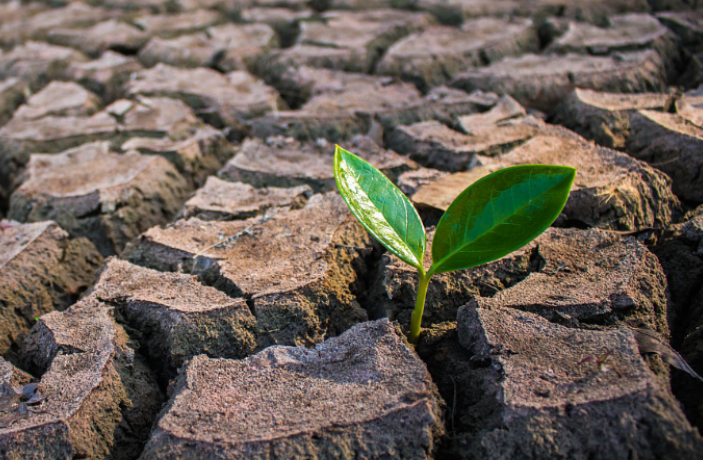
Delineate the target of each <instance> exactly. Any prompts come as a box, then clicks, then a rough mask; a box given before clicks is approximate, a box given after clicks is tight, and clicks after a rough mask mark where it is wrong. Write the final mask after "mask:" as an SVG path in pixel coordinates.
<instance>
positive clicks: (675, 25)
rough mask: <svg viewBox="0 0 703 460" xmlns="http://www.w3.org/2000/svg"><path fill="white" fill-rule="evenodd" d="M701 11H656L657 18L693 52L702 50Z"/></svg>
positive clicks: (702, 29)
mask: <svg viewBox="0 0 703 460" xmlns="http://www.w3.org/2000/svg"><path fill="white" fill-rule="evenodd" d="M702 18H703V12H701V11H700V10H697V11H664V12H660V13H657V19H659V21H661V23H662V24H664V25H665V26H666V27H668V28H669V29H671V30H672V31H673V32H674V33H675V34H676V35H678V36H679V38H680V39H681V45H683V46H684V47H686V48H689V49H691V51H693V52H696V53H698V52H701V51H703V46H701V40H702V39H703V26H701V19H702Z"/></svg>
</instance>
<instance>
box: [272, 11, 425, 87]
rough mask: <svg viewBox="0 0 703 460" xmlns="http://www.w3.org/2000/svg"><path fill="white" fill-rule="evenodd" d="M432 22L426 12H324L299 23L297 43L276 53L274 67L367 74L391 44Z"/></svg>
mask: <svg viewBox="0 0 703 460" xmlns="http://www.w3.org/2000/svg"><path fill="white" fill-rule="evenodd" d="M433 23H434V21H433V18H432V17H431V16H430V15H428V14H427V13H416V12H410V11H401V10H390V9H382V10H370V11H358V12H352V11H332V12H328V13H324V14H322V15H321V16H320V18H319V20H316V21H312V20H310V21H303V22H301V23H300V35H299V36H298V39H297V44H296V45H295V46H293V47H292V48H288V49H286V50H283V51H281V52H280V53H278V55H277V56H276V57H275V58H274V61H275V62H276V64H275V66H277V67H279V66H283V67H288V66H293V67H299V66H310V67H324V68H329V69H333V70H345V71H348V72H361V73H370V72H372V71H373V70H374V68H375V66H376V63H377V62H378V60H379V59H380V58H381V56H382V55H383V53H384V52H385V51H386V50H387V49H388V48H389V47H390V46H391V45H392V44H393V43H395V42H396V41H398V40H399V39H401V38H403V37H404V36H406V35H408V34H410V33H413V32H416V31H418V30H422V29H424V28H425V27H427V26H430V25H432V24H433Z"/></svg>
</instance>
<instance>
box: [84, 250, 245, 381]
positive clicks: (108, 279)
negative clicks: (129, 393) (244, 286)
mask: <svg viewBox="0 0 703 460" xmlns="http://www.w3.org/2000/svg"><path fill="white" fill-rule="evenodd" d="M90 295H91V296H94V297H95V298H97V299H99V300H100V301H101V302H104V303H106V304H109V305H111V306H113V307H115V310H116V313H117V315H119V317H120V318H122V320H123V321H125V322H126V323H127V324H128V325H130V327H131V328H132V330H133V331H135V332H134V333H135V334H136V335H137V336H138V341H139V343H140V344H141V346H142V348H143V350H145V352H146V353H148V355H149V358H150V360H151V362H154V363H158V364H157V367H158V369H159V370H160V371H161V372H162V374H163V375H162V377H164V378H166V379H168V378H170V377H173V376H174V375H175V373H176V370H177V369H178V368H179V367H180V366H181V365H182V364H183V363H184V362H185V361H186V360H188V359H190V358H192V357H193V356H195V355H198V354H203V353H204V354H207V355H209V356H217V357H221V358H243V357H245V356H247V355H249V354H251V352H252V351H253V350H254V347H255V345H256V339H255V323H256V320H255V318H254V316H253V315H252V314H251V312H250V311H249V307H248V306H247V303H246V301H245V299H243V298H239V299H233V298H231V297H228V296H227V295H225V294H224V293H222V292H220V291H218V290H217V289H215V288H212V287H208V286H204V285H202V284H201V283H200V282H199V281H198V280H197V278H196V277H195V276H192V275H185V274H177V273H162V272H157V271H155V270H150V269H148V268H142V267H139V266H136V265H132V264H130V263H129V262H125V261H122V260H118V259H115V258H111V259H109V260H108V262H107V263H106V265H105V267H104V268H103V269H102V271H101V273H100V275H99V277H98V280H97V281H96V282H95V285H94V286H93V288H92V289H91V292H90Z"/></svg>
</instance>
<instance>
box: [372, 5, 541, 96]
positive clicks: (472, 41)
mask: <svg viewBox="0 0 703 460" xmlns="http://www.w3.org/2000/svg"><path fill="white" fill-rule="evenodd" d="M538 50H539V38H538V37H537V31H536V29H535V28H534V26H533V25H532V21H531V20H529V19H522V18H511V19H498V18H481V19H474V20H470V21H467V22H465V23H464V25H463V26H462V28H461V29H457V28H454V27H447V26H442V27H429V28H426V29H425V30H422V31H420V32H416V33H413V34H411V35H409V36H407V37H405V38H403V39H402V40H400V41H398V42H397V43H395V44H394V45H392V46H391V47H390V48H389V49H388V52H387V53H386V54H385V55H384V56H383V58H382V59H381V61H380V62H379V63H378V66H377V68H376V72H375V73H377V74H380V75H391V76H395V77H400V78H402V79H403V80H406V81H410V82H412V83H414V84H415V85H417V86H418V88H420V89H422V90H424V91H427V90H429V88H431V87H434V86H440V85H443V84H446V83H449V81H450V80H451V79H452V78H454V77H455V76H456V75H457V74H458V73H460V72H462V71H465V70H467V69H468V68H471V67H479V66H482V65H486V64H489V63H491V62H495V61H499V60H500V59H502V58H504V57H506V56H518V55H520V54H524V53H530V52H536V51H538Z"/></svg>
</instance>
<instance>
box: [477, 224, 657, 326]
mask: <svg viewBox="0 0 703 460" xmlns="http://www.w3.org/2000/svg"><path fill="white" fill-rule="evenodd" d="M535 244H536V245H537V251H538V253H539V256H540V257H541V259H542V263H541V264H540V265H541V267H540V269H539V271H535V272H533V273H530V274H529V275H528V276H527V277H526V278H525V279H524V280H523V281H522V282H520V283H518V284H516V285H515V286H512V287H511V288H510V289H506V290H503V291H501V292H498V293H497V294H496V295H495V296H493V297H492V298H490V299H482V300H481V305H486V306H487V305H495V306H509V307H510V308H517V309H520V310H524V311H529V312H532V313H537V314H539V315H542V316H544V317H545V318H547V319H548V320H550V321H555V322H559V321H575V322H576V323H578V322H596V323H603V322H605V323H606V324H612V323H615V322H618V321H622V320H625V319H636V320H638V321H641V322H642V323H645V324H646V325H647V326H648V327H650V328H651V329H653V330H657V331H659V332H661V333H662V334H663V335H664V336H665V337H668V335H669V328H668V325H667V318H666V314H667V304H666V293H665V291H666V277H665V275H664V272H663V270H662V268H661V266H660V265H659V261H658V260H657V258H656V257H655V256H654V254H652V253H651V252H649V250H647V248H645V247H644V246H643V245H642V244H641V243H639V242H638V241H636V240H635V239H634V238H630V237H627V238H623V237H621V236H620V235H618V234H615V233H612V232H608V231H601V230H595V229H592V230H578V229H558V228H550V229H548V230H547V231H546V232H545V233H544V234H543V235H542V236H540V237H539V238H538V239H537V240H536V241H535ZM486 308H488V307H486Z"/></svg>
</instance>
